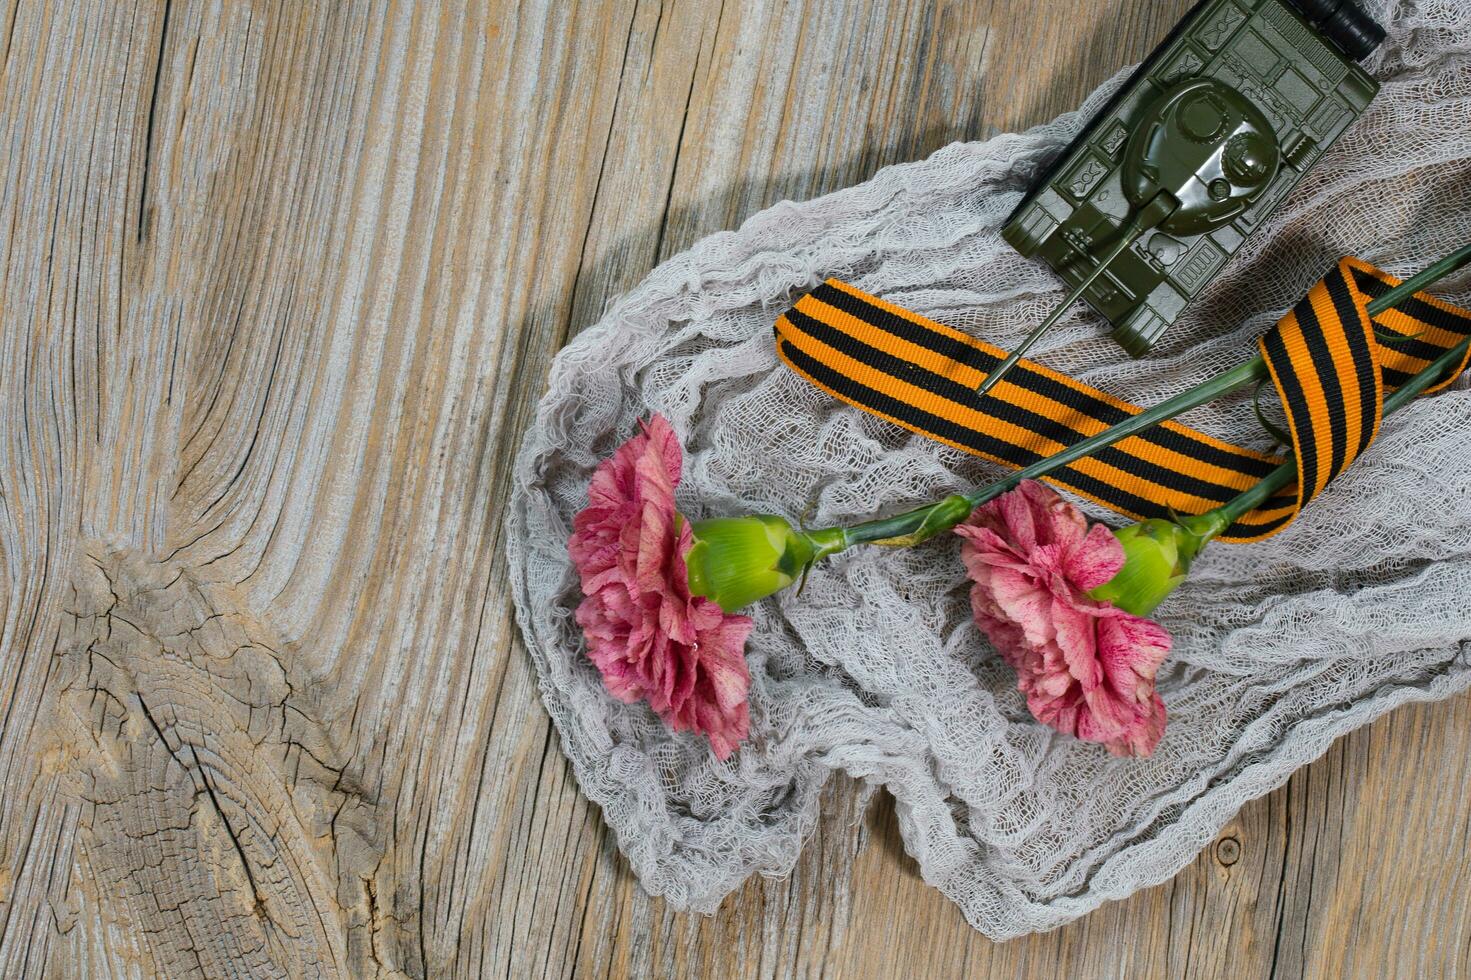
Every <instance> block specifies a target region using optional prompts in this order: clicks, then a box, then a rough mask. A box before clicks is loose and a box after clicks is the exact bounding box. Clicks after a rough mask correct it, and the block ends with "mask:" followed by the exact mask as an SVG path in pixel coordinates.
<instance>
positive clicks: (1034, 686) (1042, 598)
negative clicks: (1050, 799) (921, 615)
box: [955, 480, 1170, 755]
mask: <svg viewBox="0 0 1471 980" xmlns="http://www.w3.org/2000/svg"><path fill="white" fill-rule="evenodd" d="M955 531H956V533H957V534H960V535H961V536H962V537H964V538H965V545H964V546H963V548H962V551H961V557H962V559H963V560H964V561H965V567H966V571H967V572H968V573H969V574H970V577H971V579H972V580H973V581H974V582H975V585H974V586H973V587H972V589H971V593H970V601H971V609H972V611H973V612H974V614H975V619H976V624H977V625H978V626H980V628H981V630H982V632H984V633H985V634H986V636H987V637H988V638H989V639H990V640H991V643H992V644H993V645H994V646H995V647H996V649H997V650H998V651H1000V653H1001V655H1002V656H1003V657H1005V658H1006V662H1007V663H1009V664H1011V665H1012V667H1014V668H1016V672H1017V686H1018V687H1019V688H1020V689H1021V691H1022V693H1023V694H1025V695H1026V697H1027V707H1028V708H1030V709H1031V711H1032V714H1033V715H1035V716H1036V717H1037V720H1039V721H1041V722H1043V723H1044V724H1047V725H1051V726H1052V727H1053V728H1056V729H1057V730H1058V731H1061V732H1067V733H1068V734H1071V735H1076V736H1077V737H1078V738H1081V739H1086V740H1088V741H1090V742H1102V743H1104V744H1105V745H1107V746H1108V749H1109V751H1111V752H1113V753H1114V754H1115V755H1149V754H1150V753H1151V752H1153V751H1154V747H1155V745H1157V744H1158V743H1159V740H1160V736H1161V735H1163V734H1164V729H1165V706H1164V702H1163V701H1161V700H1160V697H1159V695H1158V694H1157V693H1155V690H1154V675H1155V672H1156V671H1157V670H1158V669H1159V665H1160V664H1161V663H1162V662H1164V659H1165V656H1166V655H1167V654H1168V653H1169V652H1170V634H1169V632H1168V631H1166V630H1165V628H1164V627H1162V626H1160V625H1159V624H1158V623H1156V622H1154V621H1152V620H1148V619H1144V618H1142V617H1139V616H1135V615H1133V614H1131V613H1127V612H1124V611H1123V610H1122V609H1118V608H1116V607H1114V606H1113V605H1112V604H1110V603H1107V602H1098V601H1096V600H1094V599H1091V598H1089V596H1088V594H1087V593H1088V591H1089V590H1090V589H1096V588H1097V587H1099V586H1100V585H1102V584H1104V583H1105V582H1107V581H1109V580H1110V579H1112V578H1113V577H1114V575H1116V574H1117V573H1118V570H1119V569H1120V568H1121V567H1122V566H1123V564H1124V549H1123V546H1122V545H1121V544H1119V542H1118V540H1117V539H1116V538H1115V537H1114V536H1113V534H1112V533H1111V532H1110V531H1109V530H1108V528H1106V527H1104V526H1102V525H1096V526H1094V527H1092V528H1091V529H1090V528H1089V527H1088V522H1087V520H1086V519H1085V518H1084V517H1083V515H1082V513H1081V512H1079V511H1078V509H1077V508H1076V507H1074V506H1072V505H1071V504H1069V503H1068V502H1067V501H1065V500H1063V499H1062V498H1061V497H1059V496H1058V495H1057V494H1056V493H1054V492H1053V491H1052V490H1050V489H1049V488H1047V487H1046V486H1043V485H1042V484H1040V483H1037V482H1035V481H1032V480H1028V481H1025V482H1023V483H1022V484H1020V485H1019V486H1018V487H1017V488H1016V489H1015V490H1012V491H1010V492H1009V493H1006V494H1003V495H1002V496H1000V497H998V498H996V499H995V500H993V501H991V502H989V503H987V504H984V505H982V506H981V507H978V508H977V509H976V511H975V513H973V514H972V515H971V516H970V519H969V520H968V521H967V522H966V523H964V524H961V525H959V526H958V527H956V529H955Z"/></svg>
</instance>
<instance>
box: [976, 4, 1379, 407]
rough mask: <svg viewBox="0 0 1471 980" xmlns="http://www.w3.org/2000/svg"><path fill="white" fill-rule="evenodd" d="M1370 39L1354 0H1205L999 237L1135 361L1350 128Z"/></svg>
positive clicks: (1364, 93) (1363, 85)
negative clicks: (1051, 275) (1039, 265)
mask: <svg viewBox="0 0 1471 980" xmlns="http://www.w3.org/2000/svg"><path fill="white" fill-rule="evenodd" d="M1383 39H1384V30H1383V29H1382V28H1381V27H1380V26H1379V25H1378V24H1376V23H1374V21H1373V20H1371V19H1370V18H1369V17H1368V15H1367V14H1365V13H1364V12H1363V10H1362V9H1360V8H1359V7H1358V6H1357V4H1356V3H1354V2H1353V0H1205V2H1203V3H1201V4H1199V5H1198V6H1196V7H1195V9H1194V10H1192V11H1191V12H1190V13H1189V14H1188V15H1187V16H1186V17H1185V19H1184V20H1182V21H1181V22H1180V24H1179V25H1178V26H1177V27H1176V28H1175V30H1174V31H1173V32H1172V33H1171V34H1170V36H1169V37H1168V38H1166V39H1165V41H1164V43H1163V44H1161V45H1160V46H1159V47H1158V48H1157V49H1156V50H1155V51H1154V53H1153V54H1151V55H1150V57H1149V58H1148V60H1146V61H1145V62H1144V64H1143V65H1141V66H1140V68H1139V70H1138V71H1137V72H1135V74H1134V76H1133V77H1132V78H1131V79H1130V80H1129V81H1128V83H1127V84H1125V85H1124V86H1123V88H1122V89H1121V90H1120V91H1119V92H1118V94H1117V95H1116V96H1115V97H1114V98H1113V99H1112V100H1111V101H1110V102H1109V104H1108V105H1107V106H1106V107H1105V108H1104V109H1103V111H1102V112H1100V113H1099V114H1098V115H1097V117H1095V118H1094V119H1093V120H1092V121H1091V122H1090V123H1089V124H1088V126H1087V127H1086V128H1085V129H1084V130H1083V132H1082V133H1080V134H1079V136H1078V137H1077V139H1076V140H1074V141H1073V143H1072V144H1071V145H1070V146H1069V147H1068V148H1067V149H1066V150H1065V151H1064V152H1063V154H1062V155H1061V156H1060V157H1059V158H1058V160H1057V161H1056V162H1055V163H1054V164H1053V165H1052V167H1051V168H1050V169H1049V170H1048V172H1047V173H1046V174H1045V176H1043V177H1042V179H1041V180H1040V181H1039V182H1038V183H1037V185H1036V186H1035V188H1034V189H1033V190H1032V191H1031V192H1030V193H1029V194H1028V195H1027V196H1026V198H1024V199H1023V200H1022V202H1021V204H1020V205H1019V206H1018V207H1017V209H1016V210H1015V211H1014V212H1013V213H1012V215H1011V217H1010V218H1008V219H1007V222H1006V224H1005V226H1004V227H1003V228H1002V235H1003V236H1004V237H1005V238H1006V240H1007V241H1008V242H1009V243H1011V245H1012V246H1014V247H1015V248H1016V249H1017V251H1019V252H1021V253H1022V254H1023V255H1028V256H1037V257H1039V258H1041V259H1043V260H1045V261H1046V262H1047V263H1048V264H1049V265H1050V266H1051V267H1052V268H1053V269H1054V270H1055V271H1056V272H1057V273H1058V274H1059V275H1060V276H1062V278H1063V279H1064V280H1065V281H1066V282H1067V283H1068V285H1069V286H1070V287H1073V289H1074V291H1075V292H1078V290H1079V287H1082V289H1081V293H1080V295H1081V296H1082V297H1083V298H1084V299H1086V300H1087V301H1088V303H1089V304H1090V305H1091V306H1092V307H1093V308H1094V309H1095V310H1097V311H1098V312H1099V313H1100V314H1102V315H1103V316H1104V317H1105V318H1106V319H1107V320H1108V321H1109V323H1111V324H1112V325H1113V336H1114V338H1115V339H1116V340H1117V341H1118V342H1119V344H1121V345H1122V346H1123V348H1124V349H1125V350H1126V351H1128V352H1129V353H1130V354H1131V355H1133V356H1135V357H1138V356H1141V355H1143V354H1144V353H1146V352H1147V351H1148V350H1149V349H1150V348H1151V347H1152V346H1153V345H1154V344H1155V342H1156V341H1158V340H1159V338H1160V335H1161V334H1163V333H1164V331H1165V329H1166V328H1167V327H1168V326H1169V325H1170V324H1171V323H1173V322H1174V321H1175V319H1176V318H1177V317H1178V316H1179V315H1180V313H1181V312H1182V311H1183V310H1184V309H1185V307H1186V306H1187V305H1188V304H1189V303H1190V301H1191V300H1192V299H1194V298H1195V297H1196V296H1197V295H1199V293H1200V292H1201V290H1203V289H1204V288H1205V287H1206V285H1207V284H1208V283H1209V282H1210V281H1211V279H1212V278H1213V277H1214V276H1215V275H1216V274H1217V273H1218V272H1220V271H1221V268H1222V267H1223V266H1225V264H1226V262H1227V261H1228V260H1229V259H1230V258H1231V256H1232V255H1233V254H1234V253H1235V252H1236V250H1237V249H1239V248H1240V247H1241V244H1242V242H1244V241H1245V240H1246V238H1247V236H1248V235H1250V234H1251V233H1252V232H1253V231H1254V230H1255V229H1256V228H1258V227H1259V226H1260V225H1261V224H1262V222H1263V221H1264V220H1265V219H1266V217H1267V215H1269V214H1270V213H1271V212H1272V210H1273V209H1274V208H1275V207H1277V205H1278V204H1279V203H1280V202H1281V201H1282V200H1283V199H1284V198H1285V197H1286V196H1287V194H1288V193H1289V192H1290V191H1291V190H1292V188H1293V187H1295V186H1296V185H1297V183H1298V182H1299V181H1300V180H1302V178H1303V176H1304V175H1305V174H1306V173H1307V172H1308V171H1309V170H1310V169H1311V168H1312V166H1313V165H1314V164H1315V163H1316V162H1317V161H1318V159H1319V158H1320V157H1321V156H1322V155H1323V151H1324V150H1325V149H1327V148H1328V146H1329V145H1330V144H1332V143H1333V141H1334V140H1336V139H1337V138H1338V137H1339V136H1340V135H1341V134H1342V133H1343V132H1344V130H1346V129H1347V128H1348V127H1349V126H1350V125H1352V124H1353V122H1354V120H1356V119H1357V118H1358V117H1359V116H1360V115H1361V114H1362V113H1363V111H1364V109H1365V108H1366V107H1367V106H1368V105H1369V102H1370V100H1371V99H1373V97H1374V95H1375V93H1376V92H1377V91H1378V89H1379V86H1378V84H1377V83H1376V82H1375V81H1374V79H1372V78H1371V77H1369V75H1368V74H1366V73H1365V72H1364V71H1363V69H1361V68H1360V67H1359V66H1358V64H1357V62H1358V61H1359V60H1361V59H1363V58H1365V57H1367V56H1368V55H1369V54H1370V53H1371V52H1372V51H1373V50H1374V49H1375V48H1376V47H1378V46H1379V43H1380V42H1381V41H1382V40H1383ZM1090 279H1091V280H1092V281H1091V282H1089V280H1090ZM1072 299H1073V297H1069V302H1070V301H1071V300H1072ZM1066 305H1067V303H1066V302H1065V303H1064V308H1065V307H1066ZM1059 312H1061V310H1059ZM1055 320H1056V317H1055V316H1054V317H1052V318H1049V320H1048V321H1047V323H1046V324H1044V325H1043V327H1041V328H1039V329H1038V330H1037V331H1034V336H1033V337H1032V338H1029V342H1030V341H1031V340H1034V339H1035V338H1036V336H1038V335H1040V333H1041V332H1042V331H1043V330H1044V329H1045V328H1046V327H1048V326H1050V325H1051V324H1052V323H1053V322H1055ZM1025 346H1026V345H1023V347H1022V348H1021V349H1025ZM1021 349H1019V350H1018V354H1019V353H1020V350H1021ZM1008 366H1009V365H1008ZM1002 373H1004V368H1003V370H1000V371H997V372H994V373H993V379H998V380H999V376H1000V374H1002ZM992 383H994V381H993V380H990V379H988V383H987V384H986V385H984V386H983V387H982V388H981V391H982V393H984V391H985V390H986V389H987V388H989V387H990V385H991V384H992Z"/></svg>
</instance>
